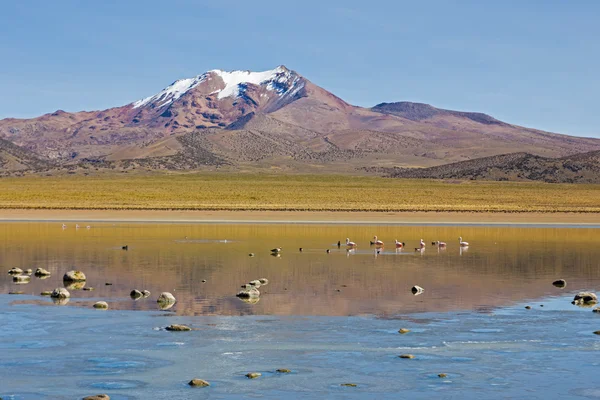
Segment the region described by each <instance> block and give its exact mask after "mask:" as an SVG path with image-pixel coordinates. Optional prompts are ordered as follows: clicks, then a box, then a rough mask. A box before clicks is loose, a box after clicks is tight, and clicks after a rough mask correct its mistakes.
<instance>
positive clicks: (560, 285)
mask: <svg viewBox="0 0 600 400" xmlns="http://www.w3.org/2000/svg"><path fill="white" fill-rule="evenodd" d="M552 284H553V285H554V286H556V287H558V288H564V287H565V286H567V281H565V280H564V279H559V280H557V281H554V282H552Z"/></svg>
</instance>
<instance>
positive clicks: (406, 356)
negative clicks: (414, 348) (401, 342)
mask: <svg viewBox="0 0 600 400" xmlns="http://www.w3.org/2000/svg"><path fill="white" fill-rule="evenodd" d="M398 357H400V358H410V359H412V358H415V356H413V355H412V354H401V355H399V356H398Z"/></svg>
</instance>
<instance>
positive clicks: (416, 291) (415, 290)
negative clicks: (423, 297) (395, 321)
mask: <svg viewBox="0 0 600 400" xmlns="http://www.w3.org/2000/svg"><path fill="white" fill-rule="evenodd" d="M410 291H411V292H412V293H413V294H414V295H415V296H416V295H419V294H421V293H423V292H424V291H425V289H423V288H422V287H421V286H416V285H415V286H413V287H412V289H410Z"/></svg>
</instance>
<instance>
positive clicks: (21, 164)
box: [0, 139, 52, 173]
mask: <svg viewBox="0 0 600 400" xmlns="http://www.w3.org/2000/svg"><path fill="white" fill-rule="evenodd" d="M51 166H52V165H51V163H49V162H48V161H46V160H42V159H40V158H39V157H37V156H36V155H35V154H34V153H32V152H31V151H28V150H26V149H23V148H22V147H19V146H17V145H15V144H13V143H11V142H9V141H8V140H3V139H0V173H10V172H14V171H23V170H30V169H33V170H40V169H46V168H49V167H51Z"/></svg>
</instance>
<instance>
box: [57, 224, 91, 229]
mask: <svg viewBox="0 0 600 400" xmlns="http://www.w3.org/2000/svg"><path fill="white" fill-rule="evenodd" d="M62 228H63V229H67V224H62ZM79 228H81V226H79V224H75V229H79ZM91 228H92V227H91V226H89V225H87V226H86V227H85V229H91Z"/></svg>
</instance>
